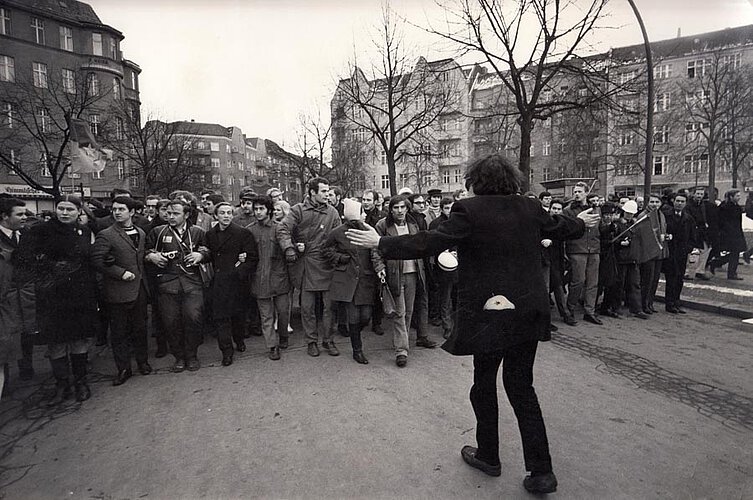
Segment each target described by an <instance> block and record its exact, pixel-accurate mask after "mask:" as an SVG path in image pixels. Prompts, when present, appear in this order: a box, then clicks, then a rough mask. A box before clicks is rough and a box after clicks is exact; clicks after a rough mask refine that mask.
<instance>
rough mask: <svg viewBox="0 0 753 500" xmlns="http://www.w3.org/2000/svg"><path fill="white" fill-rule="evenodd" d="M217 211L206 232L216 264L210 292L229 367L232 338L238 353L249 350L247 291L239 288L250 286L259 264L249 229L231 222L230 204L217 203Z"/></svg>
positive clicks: (218, 332)
mask: <svg viewBox="0 0 753 500" xmlns="http://www.w3.org/2000/svg"><path fill="white" fill-rule="evenodd" d="M215 214H216V216H217V222H218V223H217V225H215V226H214V227H213V228H212V229H210V230H209V231H208V232H207V247H208V248H209V251H210V252H211V253H212V257H211V258H212V262H213V264H214V278H213V279H212V284H211V286H210V287H209V290H208V292H209V302H210V307H211V308H212V315H213V319H214V321H215V323H216V325H217V345H218V347H219V348H220V352H221V353H222V366H230V365H231V364H233V341H235V349H236V350H237V351H238V352H244V351H245V350H246V343H245V342H244V340H243V334H244V328H245V325H244V322H245V312H246V311H245V310H246V308H245V304H243V302H242V300H243V297H244V295H245V294H241V293H240V290H241V287H243V286H248V275H249V273H251V272H253V268H252V266H255V264H256V261H257V258H256V244H255V243H254V239H253V237H252V236H251V232H250V231H249V230H248V229H246V228H243V227H241V226H239V225H237V224H234V223H233V222H232V221H233V206H232V205H230V203H227V202H224V201H223V202H220V203H218V204H217V206H216V207H215Z"/></svg>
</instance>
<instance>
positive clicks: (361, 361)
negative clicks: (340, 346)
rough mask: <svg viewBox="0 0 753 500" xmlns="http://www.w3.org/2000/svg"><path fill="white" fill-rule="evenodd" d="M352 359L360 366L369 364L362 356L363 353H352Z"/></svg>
mask: <svg viewBox="0 0 753 500" xmlns="http://www.w3.org/2000/svg"><path fill="white" fill-rule="evenodd" d="M353 359H355V360H356V363H358V364H361V365H368V364H369V360H368V359H366V356H364V355H363V351H353Z"/></svg>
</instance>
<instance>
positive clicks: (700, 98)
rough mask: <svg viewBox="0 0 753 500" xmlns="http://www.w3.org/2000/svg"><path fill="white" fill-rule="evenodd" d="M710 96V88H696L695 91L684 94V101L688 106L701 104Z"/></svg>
mask: <svg viewBox="0 0 753 500" xmlns="http://www.w3.org/2000/svg"><path fill="white" fill-rule="evenodd" d="M710 97H711V91H710V90H703V89H701V90H697V91H695V92H688V93H686V94H685V103H686V104H687V105H689V106H693V105H698V104H703V103H704V102H705V101H708V100H709V98H710Z"/></svg>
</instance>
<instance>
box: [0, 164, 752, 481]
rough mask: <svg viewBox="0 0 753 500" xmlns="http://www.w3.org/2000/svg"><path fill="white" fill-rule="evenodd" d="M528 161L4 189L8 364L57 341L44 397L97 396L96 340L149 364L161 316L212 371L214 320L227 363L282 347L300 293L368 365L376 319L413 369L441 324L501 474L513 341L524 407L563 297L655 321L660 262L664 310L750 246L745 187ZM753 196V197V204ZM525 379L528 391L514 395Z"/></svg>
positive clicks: (541, 463) (310, 312) (0, 337)
mask: <svg viewBox="0 0 753 500" xmlns="http://www.w3.org/2000/svg"><path fill="white" fill-rule="evenodd" d="M516 172H517V170H516V169H515V168H514V167H512V166H510V165H509V164H508V163H507V162H506V161H505V160H503V159H501V158H500V157H497V156H495V155H492V156H490V157H488V158H486V159H482V160H478V161H477V162H475V163H473V164H472V165H470V166H469V169H468V172H467V175H466V187H467V188H468V189H469V191H466V190H465V189H461V190H458V191H456V192H454V193H453V194H452V195H451V196H446V195H444V194H443V193H442V191H441V190H439V189H429V190H428V192H427V193H426V194H425V195H424V194H422V193H413V192H411V191H410V190H409V189H405V188H404V189H403V190H401V191H400V192H399V193H398V194H397V195H395V196H392V197H384V196H382V194H381V193H379V192H377V191H375V190H366V191H364V192H362V193H358V194H360V196H359V197H353V198H347V197H344V195H343V192H342V190H341V189H340V188H338V187H336V186H330V184H329V182H328V181H327V180H326V179H324V178H321V177H317V178H313V179H311V180H309V182H308V184H307V186H306V197H305V199H304V201H303V202H301V203H298V204H295V205H293V206H290V205H289V204H288V203H287V202H286V201H285V200H284V199H283V198H284V193H283V192H281V191H280V190H279V189H275V188H272V189H270V190H268V191H267V192H266V193H255V192H254V191H253V190H252V189H248V188H247V189H244V190H243V191H242V192H241V196H240V203H239V204H238V205H237V206H234V205H232V204H231V203H228V202H227V201H225V200H224V199H223V197H222V196H221V195H219V194H216V193H214V192H211V191H206V192H202V193H200V194H199V196H196V195H194V194H192V193H190V192H188V191H175V192H173V193H171V194H170V195H169V197H167V198H162V197H161V196H157V195H149V196H147V197H146V198H145V200H144V201H143V202H142V201H140V200H137V199H135V198H133V197H131V195H130V193H129V192H128V191H125V190H120V189H116V190H114V191H113V192H112V194H111V199H110V200H109V202H110V203H109V204H108V205H109V206H108V207H107V209H105V208H104V207H103V205H102V204H101V203H98V202H97V201H96V200H87V201H86V202H84V201H82V199H81V198H79V197H78V196H75V195H63V196H61V197H60V198H59V199H57V200H56V201H55V207H54V208H55V209H54V212H53V213H46V214H39V216H35V215H34V214H31V213H30V212H29V211H28V210H27V208H26V206H25V203H24V202H23V201H21V200H18V199H15V198H12V197H2V198H0V363H2V364H3V365H4V367H5V370H4V371H3V376H4V377H7V374H8V367H9V365H10V364H11V363H12V362H14V361H17V364H18V370H19V377H20V378H21V379H25V380H28V379H31V378H32V377H33V376H34V368H33V362H32V359H33V349H34V346H35V345H46V346H47V353H46V357H47V358H48V359H49V361H50V364H51V367H52V373H53V375H54V378H55V390H54V392H53V394H51V397H50V401H49V404H50V405H57V404H60V403H61V402H62V401H64V400H66V399H69V398H71V397H75V399H76V400H78V401H85V400H87V399H89V397H91V390H90V387H89V385H88V383H87V370H88V368H87V367H88V352H89V350H90V349H91V347H92V346H93V345H94V344H99V345H104V344H105V343H106V342H107V340H108V339H109V343H110V346H111V349H112V355H113V358H114V361H115V367H116V374H115V376H114V378H113V385H115V386H118V385H122V384H124V383H126V382H127V381H128V380H129V379H130V378H131V377H132V376H133V362H134V361H135V365H136V369H137V370H138V372H139V373H141V374H142V375H148V374H150V373H151V372H152V367H151V365H150V363H149V357H150V354H149V348H148V346H149V342H148V334H147V331H148V330H149V328H148V325H149V324H151V330H152V332H153V335H154V336H155V337H156V339H155V340H156V352H155V353H154V357H156V358H162V357H165V356H167V355H168V354H170V355H172V357H173V364H172V370H173V371H174V372H176V373H177V372H182V371H184V370H188V371H195V370H199V369H200V367H201V363H200V361H199V357H198V347H199V345H200V344H201V343H202V342H204V341H205V340H206V339H207V338H209V337H215V338H216V341H217V345H218V350H219V354H220V356H221V364H222V366H230V365H232V364H233V356H234V353H236V352H244V351H245V350H246V341H247V340H248V338H249V337H251V336H260V337H263V339H264V343H265V346H266V349H267V356H268V357H269V359H270V360H273V361H276V360H279V359H280V358H281V355H282V352H283V351H284V350H285V349H287V348H288V347H289V336H290V335H291V334H293V333H294V331H293V329H292V328H291V326H290V320H291V314H292V311H293V309H294V307H293V306H294V305H295V304H298V305H299V307H300V324H301V329H302V332H300V333H302V335H303V338H304V339H305V344H306V352H307V353H308V355H310V356H312V357H317V356H319V355H320V352H321V351H320V347H321V349H322V350H324V351H326V352H327V353H328V354H329V355H331V356H338V355H339V354H340V352H339V350H338V347H337V345H336V337H337V336H338V335H340V336H342V337H347V338H348V339H349V341H350V344H351V352H352V357H353V359H354V360H355V362H357V363H359V364H363V365H365V364H368V363H369V361H368V358H367V356H366V353H365V352H364V348H363V342H362V338H361V336H362V331H363V330H364V329H365V328H366V327H367V326H368V325H369V324H370V325H371V331H373V333H374V334H376V335H384V334H385V333H389V335H390V336H391V338H392V343H393V346H394V357H395V364H396V365H397V366H398V367H401V368H402V367H405V366H406V365H407V362H408V354H409V352H410V350H411V341H410V339H411V336H410V334H409V332H410V331H411V328H412V327H413V328H415V331H416V337H415V338H416V340H415V344H414V345H415V346H416V347H423V348H429V349H431V348H434V347H436V346H437V342H436V341H435V340H433V339H432V338H431V335H430V325H435V326H439V327H441V330H442V332H443V336H444V338H445V339H447V342H446V343H445V345H444V346H443V347H444V348H445V349H446V350H448V351H449V352H451V353H452V354H458V355H474V370H475V375H474V389H473V390H472V391H471V402H472V404H473V406H474V410H475V411H476V416H477V418H478V420H479V427H478V429H477V439H478V441H479V448H478V449H477V448H471V447H466V448H468V449H466V448H464V450H463V452H462V454H463V458H464V459H465V460H466V461H467V462H468V463H469V464H471V465H472V466H474V467H477V468H480V469H482V470H483V471H484V472H486V473H488V474H491V475H499V470H498V468H499V466H498V463H499V461H498V457H497V455H498V451H497V449H498V446H499V443H498V436H496V426H497V423H496V422H497V420H496V419H497V417H496V415H495V416H494V417H493V418H492V417H491V416H490V414H491V413H493V412H496V409H497V405H496V373H497V369H498V368H499V366H500V363H501V362H502V359H503V358H505V359H512V360H514V361H507V362H506V363H505V368H504V372H503V382H504V383H505V388H506V390H508V396H510V400H511V404H513V407H514V408H515V409H516V415H518V418H519V419H520V418H521V415H519V413H520V412H522V413H525V412H527V411H529V410H531V408H533V406H532V405H533V401H535V398H536V396H535V393H534V392H533V386H532V372H531V370H532V366H533V359H534V357H535V352H536V343H537V342H538V341H539V340H546V339H548V338H549V337H550V335H551V332H553V331H556V330H557V327H556V326H554V324H553V323H552V321H551V316H550V313H549V310H550V307H551V306H556V309H557V310H558V312H559V314H560V316H561V318H562V320H563V321H564V322H565V323H566V324H568V325H571V326H574V325H577V323H578V320H577V319H576V313H578V314H580V312H581V311H582V318H583V320H585V321H588V322H591V323H594V324H597V325H601V324H603V323H602V319H601V318H602V317H604V316H607V317H611V318H620V317H621V315H622V314H624V312H623V305H624V306H625V307H626V308H627V312H628V313H629V314H630V315H632V316H634V317H636V318H640V319H648V318H649V316H650V315H651V314H653V313H655V312H657V310H656V309H655V307H654V296H655V294H656V289H657V284H658V281H659V276H660V274H661V273H664V275H665V279H666V296H665V308H666V311H667V312H668V313H672V314H682V313H683V312H684V311H683V310H682V308H681V307H680V294H681V291H682V286H683V280H685V279H704V280H705V279H710V278H709V276H710V274H713V273H715V271H716V269H718V268H720V267H722V266H725V265H726V266H727V278H728V279H731V280H736V279H740V277H739V276H738V274H737V266H738V258H739V256H740V254H741V253H742V256H743V258H744V259H745V260H746V261H749V259H750V250H748V249H747V248H746V244H745V238H744V235H743V232H742V222H741V221H742V216H743V207H742V206H741V196H742V195H741V193H740V192H739V191H738V190H730V191H728V192H727V193H725V196H724V200H723V201H721V202H720V203H717V202H714V201H711V200H709V198H708V196H707V193H706V191H705V189H703V188H697V189H694V190H692V191H691V192H690V193H688V192H685V191H678V192H676V193H672V192H666V193H664V194H663V195H661V196H659V195H653V194H652V195H650V196H649V197H648V200H646V201H645V202H644V200H643V199H642V198H640V197H638V198H635V199H631V198H627V197H625V198H616V197H613V196H612V197H610V198H609V199H604V198H602V197H600V196H599V195H597V194H594V193H591V192H590V190H589V186H588V185H586V184H585V183H578V184H576V185H575V186H574V188H573V192H572V199H571V200H569V201H567V202H566V201H564V200H559V199H553V197H552V195H551V194H550V193H547V192H542V193H540V194H539V195H536V194H534V193H525V194H523V195H521V194H520V192H519V179H518V177H517V175H518V173H516ZM469 193H470V196H471V198H474V197H475V198H477V200H473V199H466V198H467V197H468V196H469ZM531 198H532V199H531ZM751 198H752V197H751V196H749V197H748V201H747V206H746V209H745V210H746V214H747V216H748V217H752V218H753V200H752V199H751ZM482 226H483V227H482ZM369 238H370V239H369ZM532 259H533V260H532ZM532 270H533V271H534V272H535V274H536V278H535V279H532V278H531V275H530V273H531V271H532ZM487 284H489V285H488V286H487ZM500 290H503V291H504V293H501V292H500ZM469 304H472V305H473V307H471V306H469ZM479 304H480V305H482V306H483V307H480V306H479V307H476V306H477V305H479ZM477 309H478V310H477ZM511 314H512V316H510V315H511ZM492 330H494V331H495V332H496V331H500V332H503V335H499V334H493V332H492ZM508 372H509V373H508ZM491 378H494V379H495V380H494V381H493V382H492V381H491ZM520 384H522V386H520V387H518V386H519V385H520ZM508 385H509V386H510V387H508ZM511 388H515V390H516V391H518V390H519V392H516V393H515V394H514V397H513V396H512V395H511V394H510V390H512V389H511ZM521 391H522V392H521ZM492 392H494V394H493V395H492ZM492 403H493V404H492ZM535 409H536V411H538V417H537V418H538V419H539V420H540V422H539V421H538V420H536V419H534V420H533V421H530V422H528V424H530V428H524V426H523V424H521V435H522V437H523V440H524V453H525V454H526V465H527V466H528V467H529V470H533V471H534V472H535V473H538V476H537V474H533V476H536V477H538V478H539V479H535V480H533V479H532V480H529V486H530V485H531V484H533V486H532V487H533V488H534V490H535V491H539V492H542V491H543V492H546V490H550V491H553V489H552V488H554V489H556V479H553V478H554V476H553V474H552V473H551V463H550V459H549V456H548V445H547V444H546V438H545V431H544V427H543V420H541V417H540V410H538V403H537V402H536V404H535ZM522 413H521V414H522ZM492 435H494V437H492ZM541 435H544V442H543V443H542V442H541V438H540V436H541ZM531 443H538V444H535V445H534V444H531ZM550 475H551V477H550ZM544 476H546V477H545V478H544V479H542V477H544ZM531 481H533V482H531ZM526 487H527V488H528V486H526Z"/></svg>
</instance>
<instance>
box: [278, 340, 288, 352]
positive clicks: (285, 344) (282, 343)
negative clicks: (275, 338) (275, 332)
mask: <svg viewBox="0 0 753 500" xmlns="http://www.w3.org/2000/svg"><path fill="white" fill-rule="evenodd" d="M278 346H279V348H280V349H287V348H288V347H290V342H289V341H288V339H287V338H280V343H279V344H278Z"/></svg>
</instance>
